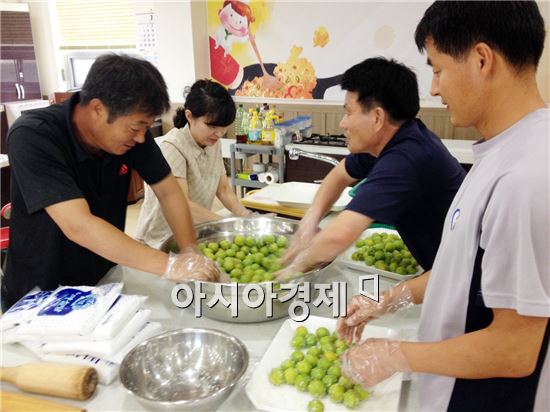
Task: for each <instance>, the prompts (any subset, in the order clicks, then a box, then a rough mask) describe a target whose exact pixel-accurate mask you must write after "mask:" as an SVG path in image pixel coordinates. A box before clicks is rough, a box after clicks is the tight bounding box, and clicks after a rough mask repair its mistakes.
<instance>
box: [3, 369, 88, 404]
mask: <svg viewBox="0 0 550 412" xmlns="http://www.w3.org/2000/svg"><path fill="white" fill-rule="evenodd" d="M0 380H3V381H5V382H10V383H13V384H14V385H15V386H17V387H18V388H19V389H21V390H24V391H27V392H34V393H41V394H43V395H51V396H61V397H63V398H71V399H78V400H84V399H88V398H89V397H90V396H92V394H93V393H94V391H95V388H96V386H97V372H96V370H95V369H94V368H90V367H88V366H80V365H65V364H60V363H46V362H36V363H28V364H26V365H21V366H15V367H13V368H7V367H2V368H1V369H0Z"/></svg>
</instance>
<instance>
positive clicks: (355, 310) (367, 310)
mask: <svg viewBox="0 0 550 412" xmlns="http://www.w3.org/2000/svg"><path fill="white" fill-rule="evenodd" d="M414 304H415V303H414V298H413V295H412V292H411V290H410V289H409V287H408V286H407V283H406V282H399V283H398V284H397V285H395V286H393V287H392V288H390V289H388V290H387V291H385V292H384V293H382V294H381V295H380V301H379V302H376V301H375V300H373V299H370V298H368V297H366V296H363V295H355V296H354V297H353V298H351V301H350V303H348V306H347V308H346V315H345V316H342V317H341V318H340V319H338V323H337V324H336V331H337V332H338V335H339V336H340V339H344V340H346V341H347V342H348V343H352V342H353V340H354V339H355V341H357V342H359V341H360V340H361V335H362V334H363V329H364V328H365V326H366V324H367V323H368V322H370V321H371V320H373V319H377V318H379V317H381V316H383V315H385V314H387V313H393V312H395V311H397V310H399V309H401V308H408V307H410V306H413V305H414Z"/></svg>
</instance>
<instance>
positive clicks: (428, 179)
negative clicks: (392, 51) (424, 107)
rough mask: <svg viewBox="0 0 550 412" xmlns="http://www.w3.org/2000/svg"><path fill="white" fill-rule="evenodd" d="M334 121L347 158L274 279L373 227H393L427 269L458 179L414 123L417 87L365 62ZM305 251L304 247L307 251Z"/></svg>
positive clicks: (345, 83)
mask: <svg viewBox="0 0 550 412" xmlns="http://www.w3.org/2000/svg"><path fill="white" fill-rule="evenodd" d="M342 88H343V89H344V90H346V97H345V104H344V108H345V111H346V113H345V115H344V117H343V119H342V121H341V122H340V127H341V128H342V129H344V134H345V136H346V138H347V141H348V149H349V151H350V152H351V153H352V154H350V155H349V156H347V157H346V158H345V159H344V160H342V161H341V162H340V164H339V165H338V166H336V167H335V168H334V169H333V170H332V171H331V172H330V173H329V174H328V175H327V177H326V178H325V179H324V181H323V183H322V185H321V187H320V188H319V191H318V193H317V195H316V197H315V200H314V202H313V204H312V205H311V207H310V208H309V209H308V211H307V213H306V215H305V216H304V218H303V219H302V221H301V222H300V227H299V229H298V231H297V233H296V235H295V236H294V237H293V240H292V242H291V245H290V247H289V250H288V252H287V253H286V254H285V256H283V263H289V262H292V263H291V264H290V265H289V266H287V267H286V268H285V269H283V270H282V271H281V272H280V273H279V276H281V277H284V276H286V275H288V274H292V273H295V272H304V271H307V270H309V269H310V268H312V267H314V266H316V265H318V264H319V263H322V262H327V261H331V260H333V259H334V258H335V257H336V256H338V255H339V254H340V253H341V252H343V251H344V250H346V249H347V248H348V247H349V246H350V245H351V244H352V243H353V242H354V241H355V240H356V239H357V238H359V237H360V236H361V234H362V233H363V231H364V230H366V229H367V228H368V227H369V226H370V225H371V224H372V223H373V222H374V221H378V222H382V223H385V224H389V225H392V226H395V227H396V228H397V230H398V231H399V234H400V235H401V237H402V238H403V241H404V242H405V244H406V245H407V247H408V248H409V249H410V251H411V253H412V255H413V256H414V258H415V259H416V260H417V261H418V263H419V264H420V265H421V266H422V267H423V268H424V269H426V270H428V269H430V268H431V267H432V264H433V261H434V258H435V255H436V252H437V248H438V247H439V241H440V239H441V230H442V228H443V221H444V219H445V214H446V213H447V209H448V208H449V205H450V203H451V201H452V200H453V197H454V195H455V193H456V191H457V190H458V188H459V186H460V184H461V183H462V180H463V179H464V176H465V172H464V170H463V168H462V167H461V166H460V164H459V163H458V161H457V160H456V159H455V158H453V157H452V156H451V154H450V153H449V152H448V151H447V149H446V148H445V146H444V145H443V143H442V142H441V141H440V139H439V138H438V137H437V136H436V135H435V134H433V133H432V132H431V131H430V130H428V129H427V128H426V126H425V125H424V124H423V123H422V122H421V121H420V120H418V119H415V116H416V114H417V113H418V110H419V96H418V84H417V81H416V76H415V74H414V73H413V72H412V71H411V70H410V69H409V68H408V67H406V66H404V65H403V64H400V63H398V62H396V61H394V60H387V59H385V58H381V57H378V58H371V59H367V60H365V61H363V62H362V63H359V64H357V65H355V66H353V67H351V68H350V69H348V70H347V71H346V72H345V73H344V75H343V77H342ZM364 178H367V179H366V181H365V182H364V183H363V184H361V186H359V188H358V190H357V192H356V195H355V197H354V199H353V200H352V201H351V202H350V203H349V204H348V206H347V207H346V210H344V211H343V212H341V213H340V214H339V215H338V217H337V218H336V219H334V220H333V221H332V222H331V223H330V224H329V225H328V226H327V227H326V228H325V229H324V230H322V231H321V232H320V233H319V234H317V235H315V233H316V230H317V227H318V224H319V222H320V220H321V219H322V218H323V216H324V215H325V214H326V213H327V212H328V210H330V208H331V206H332V205H333V203H334V202H335V201H336V200H337V199H338V197H339V196H340V194H341V193H342V191H343V190H344V189H345V188H346V187H347V186H349V185H351V184H353V183H354V182H356V181H358V180H361V179H364ZM308 246H309V247H308Z"/></svg>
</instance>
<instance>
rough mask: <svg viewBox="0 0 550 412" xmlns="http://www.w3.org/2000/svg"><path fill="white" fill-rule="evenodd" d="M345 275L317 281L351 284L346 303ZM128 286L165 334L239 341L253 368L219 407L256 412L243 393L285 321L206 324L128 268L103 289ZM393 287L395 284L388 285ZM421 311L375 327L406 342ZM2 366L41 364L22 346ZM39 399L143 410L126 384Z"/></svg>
mask: <svg viewBox="0 0 550 412" xmlns="http://www.w3.org/2000/svg"><path fill="white" fill-rule="evenodd" d="M358 273H359V272H353V271H350V270H346V269H344V266H343V265H341V263H340V262H338V261H337V262H335V263H334V264H333V265H331V266H329V267H328V268H327V270H326V271H325V272H324V273H323V274H322V275H321V276H320V278H318V280H317V281H318V283H330V282H333V281H341V280H342V279H344V280H346V282H347V284H348V289H347V293H348V299H349V298H351V296H353V295H354V294H356V293H358V287H359V285H358V281H357V274H358ZM118 281H122V282H124V290H123V292H124V293H126V294H142V295H148V296H149V299H148V300H147V301H146V303H145V307H146V308H148V309H151V310H152V316H151V320H154V321H158V322H160V323H161V324H162V326H163V330H172V329H179V328H185V327H206V328H215V329H220V330H223V331H226V332H228V333H230V334H233V335H235V336H237V337H238V338H239V339H241V340H242V341H243V342H244V343H245V345H246V346H247V348H248V351H249V354H250V363H249V368H248V370H247V372H246V374H245V376H244V377H243V380H242V381H241V382H240V383H239V384H238V385H237V386H236V387H235V390H234V391H233V392H232V394H231V395H230V397H229V398H228V399H227V400H226V401H225V402H224V403H223V404H222V405H221V407H220V408H219V409H218V410H219V411H255V410H256V409H255V408H254V406H253V405H252V403H251V402H250V400H249V399H248V397H247V395H246V393H245V389H244V388H245V386H246V383H247V382H248V380H249V379H250V377H251V375H252V373H253V371H254V368H255V367H256V365H257V364H258V363H259V361H260V359H261V358H262V356H263V354H264V353H265V351H266V350H267V348H268V346H269V344H270V342H271V340H272V339H273V337H274V336H275V335H276V333H277V331H278V330H279V328H280V327H281V325H282V323H283V322H284V321H285V319H284V318H283V319H278V320H274V321H269V322H263V323H252V324H239V323H225V322H219V321H216V320H212V319H208V318H204V317H203V318H198V319H197V318H195V317H194V312H193V309H192V308H187V309H178V308H177V307H176V306H174V305H173V304H172V303H171V300H170V291H171V288H172V286H173V284H172V283H170V282H168V281H165V280H162V279H159V278H158V277H156V276H152V275H150V274H147V273H144V272H140V271H137V270H134V269H129V268H126V267H121V266H116V267H114V268H113V269H112V270H111V271H110V272H109V273H108V274H107V275H106V276H105V277H104V278H103V279H102V281H101V282H100V283H109V282H118ZM390 282H391V283H390ZM392 283H393V281H389V280H386V279H385V278H380V289H381V290H383V289H385V288H387V287H389V286H390V285H391V284H392ZM310 307H311V314H312V315H317V316H325V317H330V316H331V313H332V309H331V308H330V307H328V306H324V305H322V306H320V307H319V308H315V307H314V306H313V305H310ZM419 316H420V308H418V307H416V308H411V309H408V310H406V311H403V312H401V313H398V314H395V315H393V316H391V317H388V319H382V320H378V321H376V322H373V323H372V324H376V325H379V326H386V327H391V328H394V329H396V330H399V331H401V332H402V333H403V334H404V336H408V337H410V336H414V334H415V331H416V328H417V325H418V319H419ZM1 348H2V353H1V355H2V356H1V357H2V366H15V365H19V364H23V363H27V362H34V361H37V359H36V358H35V357H34V356H33V355H32V354H31V353H30V352H28V351H27V350H26V349H24V348H23V347H22V346H19V345H3V346H2V347H1ZM4 389H7V390H8V391H16V392H20V391H19V390H18V389H17V388H15V387H14V386H12V385H5V386H4ZM416 392H417V391H416V385H415V383H414V381H404V382H403V386H402V391H401V398H400V407H399V410H400V411H409V410H415V409H417V408H416V405H417V403H416ZM31 396H36V397H39V398H43V399H47V400H51V401H56V402H63V403H66V404H68V405H74V406H80V407H82V408H86V409H87V410H88V411H107V410H109V411H111V410H116V411H121V410H131V411H141V410H145V409H144V407H143V406H142V405H141V404H140V403H139V402H138V401H137V400H136V399H135V398H134V397H133V396H132V395H131V394H129V393H127V392H126V390H125V389H124V387H123V386H122V384H121V383H120V382H119V381H118V380H117V381H115V382H113V383H112V384H111V385H108V386H104V385H99V386H98V389H97V391H96V393H95V394H94V396H93V397H92V398H91V399H89V400H88V401H82V402H78V401H74V400H65V399H61V398H53V397H46V396H40V395H31Z"/></svg>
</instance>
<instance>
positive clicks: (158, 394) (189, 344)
mask: <svg viewBox="0 0 550 412" xmlns="http://www.w3.org/2000/svg"><path fill="white" fill-rule="evenodd" d="M247 367H248V351H247V349H246V347H245V346H244V345H243V343H242V342H241V341H240V340H239V339H237V338H235V337H234V336H231V335H229V334H227V333H225V332H222V331H219V330H215V329H193V328H189V329H182V330H174V331H170V332H166V333H163V334H161V335H158V336H155V337H152V338H150V339H148V340H146V341H144V342H142V343H141V344H139V345H138V346H136V347H135V348H134V349H132V350H131V351H130V352H129V353H128V354H127V355H126V356H125V357H124V360H123V361H122V363H121V365H120V380H121V382H122V384H123V385H124V387H125V388H126V389H127V390H128V391H129V392H130V393H132V394H133V395H135V396H136V398H137V399H138V400H139V401H140V402H141V403H142V404H144V405H145V406H146V407H147V408H148V409H154V410H156V409H177V410H193V411H207V410H214V409H216V408H217V407H218V406H219V405H220V404H221V403H222V402H223V401H224V399H225V398H227V396H228V395H229V394H230V393H231V391H232V390H233V388H234V386H235V384H236V383H237V382H238V381H239V379H240V378H241V377H242V376H243V374H244V373H245V371H246V368H247Z"/></svg>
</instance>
